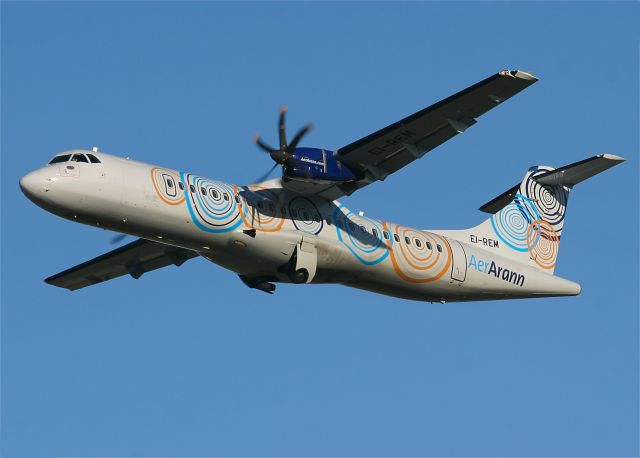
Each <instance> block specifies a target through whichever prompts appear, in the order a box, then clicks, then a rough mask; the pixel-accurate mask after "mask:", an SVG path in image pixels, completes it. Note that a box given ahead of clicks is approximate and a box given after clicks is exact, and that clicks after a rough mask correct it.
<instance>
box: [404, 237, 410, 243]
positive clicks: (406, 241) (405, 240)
mask: <svg viewBox="0 0 640 458" xmlns="http://www.w3.org/2000/svg"><path fill="white" fill-rule="evenodd" d="M404 243H406V244H407V245H411V239H410V238H409V237H405V238H404Z"/></svg>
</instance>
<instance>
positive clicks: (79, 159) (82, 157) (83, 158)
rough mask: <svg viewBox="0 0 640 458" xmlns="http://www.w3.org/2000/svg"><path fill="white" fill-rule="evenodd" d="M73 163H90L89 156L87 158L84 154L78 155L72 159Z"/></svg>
mask: <svg viewBox="0 0 640 458" xmlns="http://www.w3.org/2000/svg"><path fill="white" fill-rule="evenodd" d="M71 162H89V160H88V159H87V156H85V155H84V154H77V153H76V154H74V155H73V157H72V158H71Z"/></svg>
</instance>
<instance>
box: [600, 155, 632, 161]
mask: <svg viewBox="0 0 640 458" xmlns="http://www.w3.org/2000/svg"><path fill="white" fill-rule="evenodd" d="M600 156H601V157H603V158H604V159H608V160H610V161H614V162H624V161H626V159H625V158H623V157H621V156H616V155H615V154H609V153H604V154H601V155H600Z"/></svg>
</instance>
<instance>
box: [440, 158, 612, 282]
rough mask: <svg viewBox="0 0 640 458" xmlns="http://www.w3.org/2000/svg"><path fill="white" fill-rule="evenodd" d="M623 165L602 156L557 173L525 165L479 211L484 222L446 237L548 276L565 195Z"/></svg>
mask: <svg viewBox="0 0 640 458" xmlns="http://www.w3.org/2000/svg"><path fill="white" fill-rule="evenodd" d="M623 161H624V159H623V158H621V157H618V156H614V155H612V154H602V155H599V156H595V157H592V158H590V159H585V160H583V161H580V162H576V163H574V164H570V165H566V166H564V167H560V168H558V169H554V168H553V167H549V166H543V165H539V166H536V167H531V168H530V169H529V170H528V171H527V173H526V175H525V176H524V179H523V180H522V182H521V183H520V184H518V185H516V186H514V187H513V188H511V189H509V190H508V191H506V192H504V193H503V194H501V195H500V196H498V197H496V198H495V199H493V200H491V201H489V202H488V203H486V204H485V205H483V206H482V207H480V210H482V211H484V212H487V213H491V214H492V215H491V217H490V218H489V219H487V220H486V221H484V222H483V223H482V224H480V225H479V226H476V227H475V228H472V229H468V230H466V231H452V233H451V236H453V237H457V238H459V236H460V235H462V236H464V237H465V239H466V240H465V242H468V241H469V239H470V240H471V242H474V243H482V242H484V243H485V244H486V243H487V240H488V241H489V244H490V246H492V247H493V248H496V249H497V250H498V251H499V253H500V255H501V256H504V257H507V258H510V259H514V260H516V261H518V262H521V263H523V264H527V265H530V266H533V267H536V268H538V269H540V270H542V271H544V272H547V273H550V274H553V271H554V269H555V266H556V261H557V259H558V251H559V249H560V238H561V236H562V227H563V225H564V220H565V213H566V210H567V201H568V198H569V192H570V191H571V189H572V188H573V186H575V185H576V184H578V183H580V182H581V181H583V180H586V179H587V178H590V177H592V176H594V175H596V174H598V173H600V172H603V171H605V170H607V169H608V168H610V167H613V166H614V165H617V164H619V163H621V162H623ZM453 232H456V234H455V235H454V234H453ZM479 241H480V242H479Z"/></svg>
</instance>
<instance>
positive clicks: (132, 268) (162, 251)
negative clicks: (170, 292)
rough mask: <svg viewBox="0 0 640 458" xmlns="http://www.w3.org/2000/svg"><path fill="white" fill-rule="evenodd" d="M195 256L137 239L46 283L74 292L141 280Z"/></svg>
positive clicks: (180, 249)
mask: <svg viewBox="0 0 640 458" xmlns="http://www.w3.org/2000/svg"><path fill="white" fill-rule="evenodd" d="M196 256H198V253H196V252H195V251H191V250H186V249H183V248H177V247H173V246H171V245H165V244H162V243H157V242H151V241H149V240H144V239H138V240H136V241H135V242H131V243H129V244H127V245H124V246H122V247H120V248H117V249H115V250H113V251H110V252H108V253H105V254H103V255H101V256H98V257H97V258H94V259H91V260H90V261H87V262H84V263H82V264H79V265H77V266H75V267H72V268H70V269H67V270H65V271H64V272H60V273H58V274H56V275H52V276H51V277H49V278H47V279H45V282H47V283H49V284H50V285H54V286H59V287H61V288H67V289H68V290H71V291H74V290H76V289H80V288H84V287H85V286H91V285H95V284H96V283H101V282H103V281H107V280H111V279H113V278H117V277H120V276H122V275H126V274H129V275H131V276H132V277H133V278H136V279H137V278H140V276H141V275H142V274H143V273H145V272H150V271H152V270H156V269H159V268H161V267H166V266H168V265H171V264H173V265H176V266H180V265H182V264H183V263H184V262H185V261H187V260H189V259H191V258H194V257H196Z"/></svg>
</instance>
